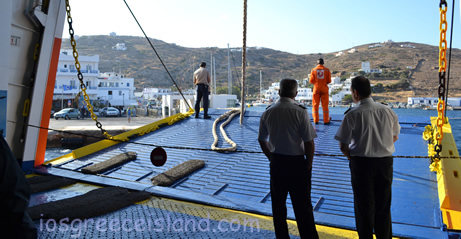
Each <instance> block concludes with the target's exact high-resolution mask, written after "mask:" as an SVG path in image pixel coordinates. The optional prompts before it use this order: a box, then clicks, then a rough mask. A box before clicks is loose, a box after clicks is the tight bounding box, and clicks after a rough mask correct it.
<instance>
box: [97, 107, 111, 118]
mask: <svg viewBox="0 0 461 239" xmlns="http://www.w3.org/2000/svg"><path fill="white" fill-rule="evenodd" d="M107 108H109V107H104V108H102V109H100V110H99V115H101V116H106V111H107Z"/></svg>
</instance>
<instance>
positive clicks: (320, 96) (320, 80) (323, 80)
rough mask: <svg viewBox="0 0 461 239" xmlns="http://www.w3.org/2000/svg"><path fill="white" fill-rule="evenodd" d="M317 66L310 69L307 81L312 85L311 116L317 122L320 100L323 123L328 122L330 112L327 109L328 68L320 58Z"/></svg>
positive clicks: (329, 79)
mask: <svg viewBox="0 0 461 239" xmlns="http://www.w3.org/2000/svg"><path fill="white" fill-rule="evenodd" d="M317 64H318V65H317V67H315V68H314V69H312V71H311V76H310V78H309V82H310V83H311V84H313V85H314V95H313V99H312V104H313V109H312V118H313V119H314V123H315V124H318V123H319V120H320V119H319V104H320V101H321V102H322V110H323V124H330V113H329V111H328V101H329V95H328V85H327V84H329V83H331V74H330V70H329V69H328V68H326V67H324V66H323V64H324V61H323V59H322V58H320V59H318V60H317Z"/></svg>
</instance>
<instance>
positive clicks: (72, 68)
mask: <svg viewBox="0 0 461 239" xmlns="http://www.w3.org/2000/svg"><path fill="white" fill-rule="evenodd" d="M64 67H65V66H64ZM69 69H70V70H71V71H73V70H75V66H74V65H69Z"/></svg>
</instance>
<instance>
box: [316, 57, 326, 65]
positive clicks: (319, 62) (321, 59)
mask: <svg viewBox="0 0 461 239" xmlns="http://www.w3.org/2000/svg"><path fill="white" fill-rule="evenodd" d="M317 64H320V65H323V64H325V62H324V61H323V58H320V59H318V60H317Z"/></svg>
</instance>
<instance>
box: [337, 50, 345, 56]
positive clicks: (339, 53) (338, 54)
mask: <svg viewBox="0 0 461 239" xmlns="http://www.w3.org/2000/svg"><path fill="white" fill-rule="evenodd" d="M342 55H344V52H342V51H340V52H338V53H336V55H335V56H342Z"/></svg>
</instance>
